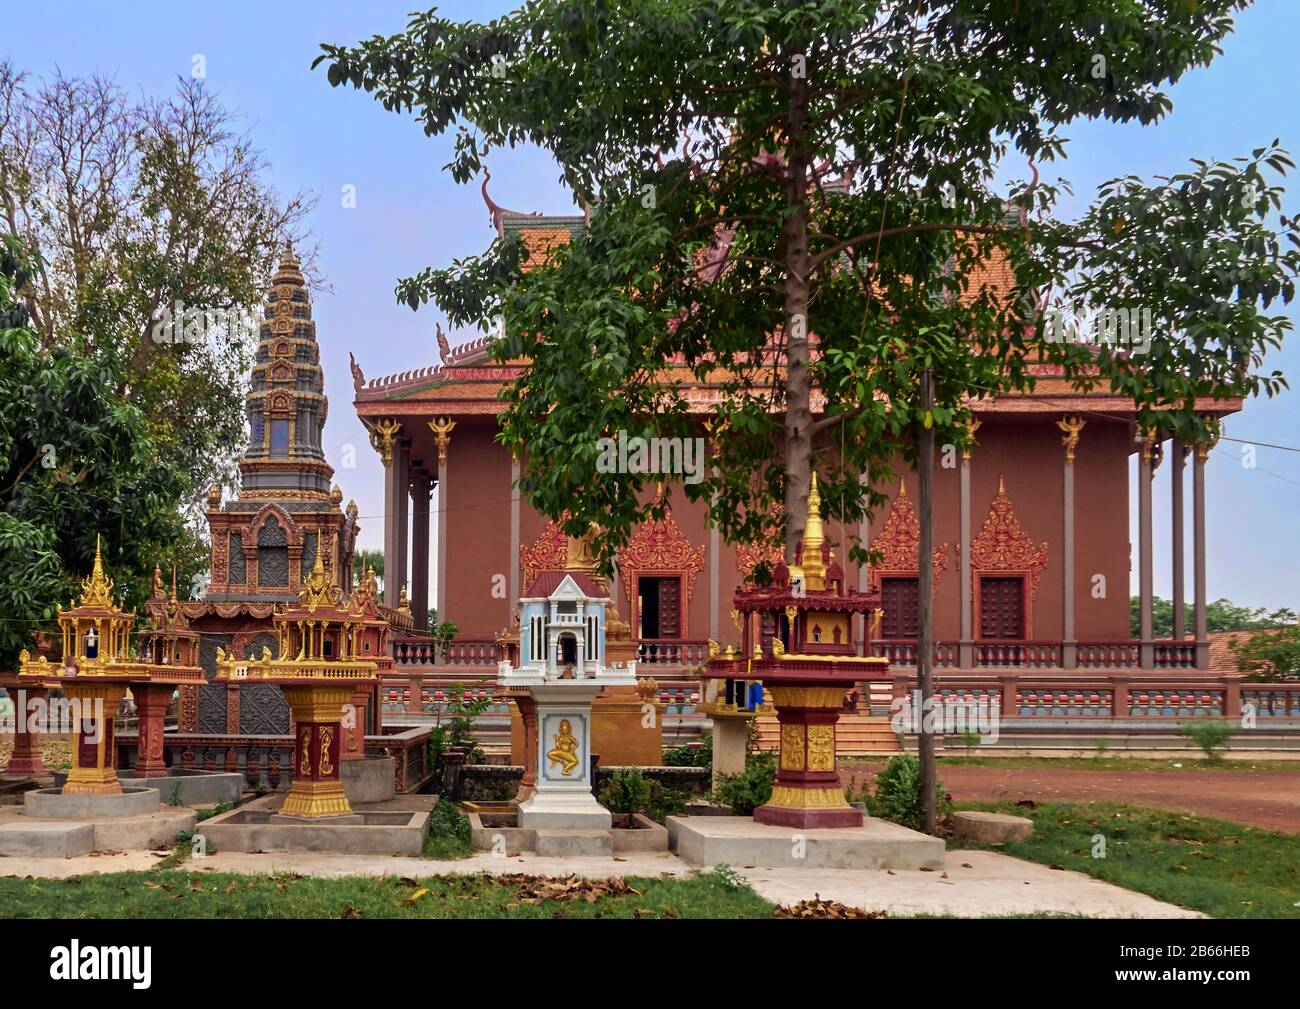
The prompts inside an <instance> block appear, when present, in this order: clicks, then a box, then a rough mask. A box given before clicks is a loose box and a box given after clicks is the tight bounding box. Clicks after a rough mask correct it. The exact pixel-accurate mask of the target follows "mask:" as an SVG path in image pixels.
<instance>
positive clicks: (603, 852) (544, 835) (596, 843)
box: [532, 829, 614, 858]
mask: <svg viewBox="0 0 1300 1009" xmlns="http://www.w3.org/2000/svg"><path fill="white" fill-rule="evenodd" d="M612 833H613V832H612V831H609V830H546V829H540V830H533V831H532V834H533V850H534V851H535V852H537V854H538V855H540V856H541V857H543V858H602V857H606V858H607V857H609V856H612V855H613V854H614V839H613V837H611V836H610V835H611V834H612Z"/></svg>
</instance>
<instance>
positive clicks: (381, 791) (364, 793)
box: [339, 757, 397, 806]
mask: <svg viewBox="0 0 1300 1009" xmlns="http://www.w3.org/2000/svg"><path fill="white" fill-rule="evenodd" d="M396 768H397V761H396V759H395V758H393V757H365V758H363V759H361V760H344V761H342V762H341V763H340V764H339V780H340V781H342V782H343V794H344V795H346V796H347V797H348V802H350V803H352V805H354V806H356V805H360V804H362V803H366V802H388V801H389V800H390V799H394V798H396V797H397V783H396V781H395V779H394V777H393V775H394V773H395V772H396Z"/></svg>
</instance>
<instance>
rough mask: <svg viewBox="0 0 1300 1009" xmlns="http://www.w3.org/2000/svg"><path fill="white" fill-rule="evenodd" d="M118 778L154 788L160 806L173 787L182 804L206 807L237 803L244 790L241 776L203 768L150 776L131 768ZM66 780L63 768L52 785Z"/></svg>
mask: <svg viewBox="0 0 1300 1009" xmlns="http://www.w3.org/2000/svg"><path fill="white" fill-rule="evenodd" d="M117 779H118V781H120V782H122V785H123V787H137V788H156V789H157V790H158V795H159V797H160V799H161V800H162V803H163V804H164V805H167V804H169V803H170V802H171V799H172V795H173V794H175V792H176V786H177V785H178V784H179V785H180V786H181V788H180V794H179V798H180V804H181V805H182V806H207V805H212V804H215V803H218V802H229V803H230V804H231V805H234V804H235V803H237V802H239V798H240V795H242V794H243V790H244V776H243V775H242V774H235V773H232V772H230V771H204V770H201V769H199V768H193V769H187V768H181V769H176V768H172V769H170V773H168V774H165V775H159V776H157V777H150V778H138V777H136V775H135V772H134V771H130V770H125V771H119V772H118V774H117ZM67 780H68V772H67V771H55V772H54V786H55V787H56V788H62V787H63V783H64V782H65V781H67Z"/></svg>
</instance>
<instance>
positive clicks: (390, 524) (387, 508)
mask: <svg viewBox="0 0 1300 1009" xmlns="http://www.w3.org/2000/svg"><path fill="white" fill-rule="evenodd" d="M375 430H376V431H377V432H378V435H377V437H378V438H380V439H382V440H381V441H379V442H378V444H377V446H376V447H377V448H378V449H379V455H380V458H381V459H383V461H384V603H385V604H386V605H388V606H390V607H392V608H393V609H397V607H398V606H399V605H401V593H402V580H401V577H400V575H399V573H398V561H397V556H398V553H399V547H400V541H399V539H398V534H397V525H398V516H399V515H400V516H402V518H403V520H404V519H405V515H406V506H405V503H404V499H405V497H406V491H405V489H404V488H403V487H402V486H401V485H400V484H399V483H398V469H399V463H398V446H397V439H396V438H394V437H393V436H394V434H396V433H397V432H398V431H400V430H401V425H400V424H399V423H398V422H397V421H396V420H393V419H392V418H391V417H387V418H381V419H380V420H379V421H378V422H377V423H376V425H375Z"/></svg>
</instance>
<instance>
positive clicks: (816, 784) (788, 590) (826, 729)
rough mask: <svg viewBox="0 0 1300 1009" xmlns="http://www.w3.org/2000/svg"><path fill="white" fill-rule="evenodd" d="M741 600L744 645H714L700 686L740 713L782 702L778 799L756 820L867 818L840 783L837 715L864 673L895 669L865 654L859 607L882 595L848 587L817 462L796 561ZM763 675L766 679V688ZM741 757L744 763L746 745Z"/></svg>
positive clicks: (879, 674)
mask: <svg viewBox="0 0 1300 1009" xmlns="http://www.w3.org/2000/svg"><path fill="white" fill-rule="evenodd" d="M735 603H736V615H737V617H738V618H739V623H740V626H741V652H740V654H739V655H737V654H735V653H734V652H732V650H731V649H730V648H728V649H727V651H726V652H725V653H720V654H719V653H718V649H717V646H716V645H711V646H710V659H709V664H708V672H707V676H706V679H705V682H704V683H703V685H702V688H703V689H702V695H703V697H704V699H705V702H706V704H707V705H709V706H710V707H711V708H712V709H713V710H714V711H721V712H722V713H724V714H731V715H733V717H734V716H735V715H738V714H740V713H741V712H744V713H745V715H746V716H748V714H749V713H750V712H751V711H753V710H755V709H756V708H760V707H761V706H762V705H763V704H765V703H766V702H767V699H768V698H769V697H770V700H771V703H772V704H773V705H774V706H775V707H776V716H777V720H778V722H779V723H780V729H781V736H780V739H781V749H780V760H779V763H778V766H777V775H776V783H775V785H774V787H773V789H772V798H771V800H770V801H769V802H768V803H767V804H766V805H763V806H760V807H759V808H758V809H756V810H755V811H754V820H755V822H757V823H767V824H773V825H778V826H785V827H858V826H861V825H862V814H861V813H859V812H858V811H857V810H856V809H854V808H853V807H851V806H850V805H849V804H848V803H847V802H845V800H844V790H843V788H842V787H841V786H840V781H839V774H838V772H837V770H836V766H835V723H836V722H837V721H838V720H839V716H840V713H841V712H842V711H845V710H853V708H854V707H855V706H856V704H857V693H856V691H857V688H858V685H859V684H860V683H863V682H865V681H869V680H873V679H883V678H884V677H885V676H886V675H887V674H888V672H889V660H888V659H884V658H874V657H870V656H865V657H864V656H859V655H858V654H857V646H856V643H855V642H854V640H853V623H854V621H853V617H854V615H855V614H859V613H860V614H863V615H864V617H865V616H866V615H867V614H875V613H876V611H878V609H879V606H880V596H879V594H878V593H876V592H856V591H854V590H852V589H848V590H846V589H845V587H844V570H843V568H842V567H841V566H840V564H839V563H838V562H837V561H836V560H835V556H834V552H833V551H832V550H831V548H830V544H829V542H828V541H827V540H826V536H825V533H824V531H823V526H822V514H821V493H820V491H819V490H818V487H817V474H816V473H815V472H814V473H813V474H812V479H811V481H810V484H809V488H808V518H807V522H806V525H805V527H804V535H803V539H802V541H801V542H800V543H799V545H798V548H797V550H796V556H795V563H794V564H792V565H789V566H787V565H786V564H785V562H784V560H782V561H778V563H777V564H776V566H775V568H774V570H773V581H772V583H771V584H770V585H766V586H757V587H752V588H741V589H738V590H737V591H736V595H735ZM864 628H865V634H866V636H867V638H868V639H869V638H870V634H871V622H870V621H867V620H864ZM864 650H867V649H864ZM709 681H721V686H720V685H719V684H718V683H717V682H709ZM755 682H758V683H761V685H762V686H761V695H760V694H757V693H756V692H755V691H754V689H753V686H752V684H754V683H755ZM719 705H721V706H720V707H719ZM731 735H732V736H734V732H733V733H732V734H731ZM731 741H732V742H733V744H734V738H733V739H732V740H731ZM742 743H743V737H742ZM715 746H716V743H715ZM740 759H741V762H742V766H743V759H744V755H743V750H742V752H741V755H740Z"/></svg>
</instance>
